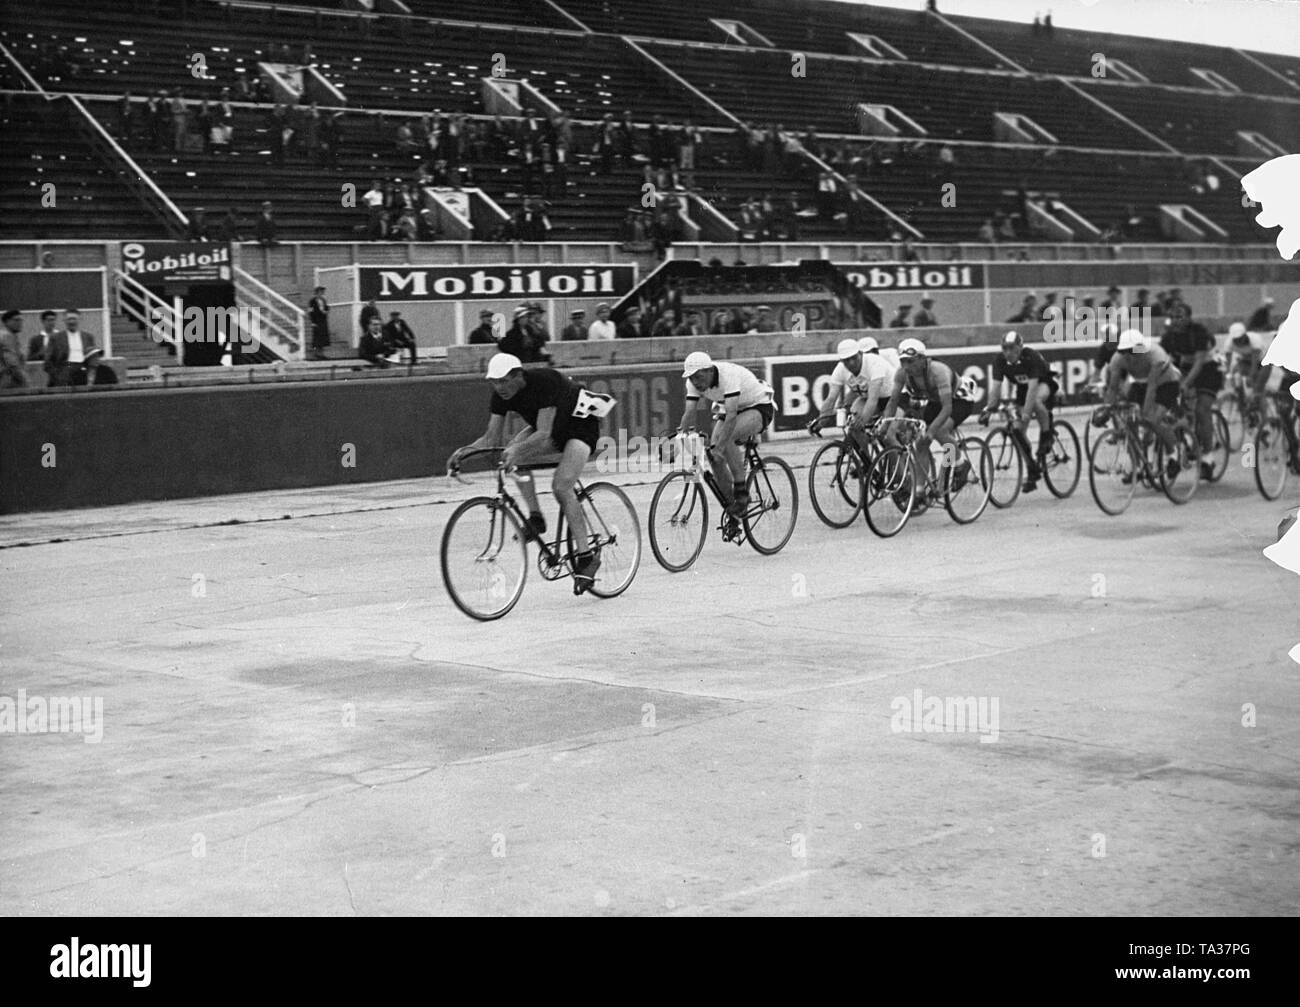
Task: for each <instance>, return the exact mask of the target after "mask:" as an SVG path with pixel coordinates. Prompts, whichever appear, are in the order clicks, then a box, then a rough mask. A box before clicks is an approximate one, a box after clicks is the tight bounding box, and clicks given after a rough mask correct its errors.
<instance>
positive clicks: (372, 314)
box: [358, 298, 383, 333]
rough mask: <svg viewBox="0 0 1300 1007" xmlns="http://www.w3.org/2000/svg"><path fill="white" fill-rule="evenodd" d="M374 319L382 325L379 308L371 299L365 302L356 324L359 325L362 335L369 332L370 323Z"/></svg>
mask: <svg viewBox="0 0 1300 1007" xmlns="http://www.w3.org/2000/svg"><path fill="white" fill-rule="evenodd" d="M374 318H378V319H379V320H380V324H381V325H382V324H383V318H382V317H381V315H380V312H379V308H378V306H377V305H376V304H375V302H374V299H373V298H372V299H371V300H369V301H366V304H365V307H363V308H362V309H361V317H360V318H359V319H358V323H359V324H360V326H361V331H362V332H363V333H364V332H369V331H370V321H371V319H374Z"/></svg>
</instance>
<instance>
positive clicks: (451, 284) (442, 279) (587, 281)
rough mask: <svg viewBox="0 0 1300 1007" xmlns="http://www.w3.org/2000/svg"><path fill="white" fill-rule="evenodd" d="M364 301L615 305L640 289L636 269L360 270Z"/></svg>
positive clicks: (602, 266) (593, 266)
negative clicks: (555, 301)
mask: <svg viewBox="0 0 1300 1007" xmlns="http://www.w3.org/2000/svg"><path fill="white" fill-rule="evenodd" d="M357 283H358V288H359V290H358V292H359V294H360V296H361V300H362V301H372V300H373V301H379V302H381V303H382V302H384V301H491V300H500V299H509V300H514V299H518V298H527V299H535V300H541V299H545V298H558V297H571V298H583V299H599V300H602V301H606V300H607V301H609V302H611V303H613V302H614V301H616V300H618V299H619V298H621V297H623V296H624V295H625V294H627V293H629V292H630V291H631V290H632V288H633V287H634V286H635V285H636V266H634V265H618V266H615V265H607V264H602V263H596V264H589V265H584V264H576V265H545V266H358V267H357Z"/></svg>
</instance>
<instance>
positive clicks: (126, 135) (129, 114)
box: [117, 91, 135, 144]
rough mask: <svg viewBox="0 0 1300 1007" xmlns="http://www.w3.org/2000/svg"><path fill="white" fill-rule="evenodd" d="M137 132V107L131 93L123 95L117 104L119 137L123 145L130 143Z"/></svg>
mask: <svg viewBox="0 0 1300 1007" xmlns="http://www.w3.org/2000/svg"><path fill="white" fill-rule="evenodd" d="M134 132H135V105H134V104H132V100H131V92H130V91H127V92H126V93H125V94H124V95H122V100H121V101H120V102H118V103H117V135H118V138H119V139H120V140H121V141H122V142H123V143H128V144H129V143H130V142H131V136H132V134H133V133H134Z"/></svg>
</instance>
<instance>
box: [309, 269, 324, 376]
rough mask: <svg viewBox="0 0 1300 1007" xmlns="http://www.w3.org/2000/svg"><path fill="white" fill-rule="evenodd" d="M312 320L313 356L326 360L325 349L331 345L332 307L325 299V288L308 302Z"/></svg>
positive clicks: (318, 290)
mask: <svg viewBox="0 0 1300 1007" xmlns="http://www.w3.org/2000/svg"><path fill="white" fill-rule="evenodd" d="M307 313H308V317H309V318H310V319H311V355H312V358H313V359H315V360H323V359H325V347H327V346H328V345H329V344H330V305H329V301H327V300H326V299H325V288H324V287H317V288H316V290H315V292H314V294H313V296H312V299H311V300H310V301H309V302H307Z"/></svg>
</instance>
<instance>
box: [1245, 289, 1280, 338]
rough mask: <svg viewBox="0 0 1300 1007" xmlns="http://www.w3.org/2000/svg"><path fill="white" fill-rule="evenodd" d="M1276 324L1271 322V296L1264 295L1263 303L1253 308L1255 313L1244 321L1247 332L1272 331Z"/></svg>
mask: <svg viewBox="0 0 1300 1007" xmlns="http://www.w3.org/2000/svg"><path fill="white" fill-rule="evenodd" d="M1276 328H1277V326H1276V325H1274V324H1273V298H1271V297H1265V298H1264V303H1263V304H1261V305H1260V306H1259V307H1258V308H1256V309H1255V313H1254V314H1253V315H1251V316H1250V318H1249V319H1248V320H1247V321H1246V330H1247V331H1248V332H1272V331H1273V330H1274V329H1276Z"/></svg>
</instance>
